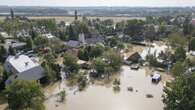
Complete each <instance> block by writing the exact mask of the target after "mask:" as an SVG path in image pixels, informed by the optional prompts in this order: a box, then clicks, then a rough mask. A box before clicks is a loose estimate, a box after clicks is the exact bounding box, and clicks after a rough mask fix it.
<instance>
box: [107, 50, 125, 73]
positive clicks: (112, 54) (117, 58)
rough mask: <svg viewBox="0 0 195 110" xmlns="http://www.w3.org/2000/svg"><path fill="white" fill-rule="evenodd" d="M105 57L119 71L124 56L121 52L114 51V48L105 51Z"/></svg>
mask: <svg viewBox="0 0 195 110" xmlns="http://www.w3.org/2000/svg"><path fill="white" fill-rule="evenodd" d="M104 58H105V59H106V61H107V62H108V64H109V66H110V67H111V68H112V69H113V70H115V71H117V70H119V69H120V67H121V65H122V57H121V55H120V53H119V52H117V51H114V50H109V51H107V52H105V53H104Z"/></svg>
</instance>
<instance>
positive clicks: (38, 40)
mask: <svg viewBox="0 0 195 110" xmlns="http://www.w3.org/2000/svg"><path fill="white" fill-rule="evenodd" d="M48 42H49V41H48V39H47V38H45V37H42V36H38V37H36V38H35V39H34V44H35V45H37V46H43V45H47V44H48Z"/></svg>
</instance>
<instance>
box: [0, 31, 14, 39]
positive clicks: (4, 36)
mask: <svg viewBox="0 0 195 110" xmlns="http://www.w3.org/2000/svg"><path fill="white" fill-rule="evenodd" d="M0 35H1V36H2V37H3V38H5V39H8V38H13V36H9V35H8V34H7V33H6V32H3V31H2V32H0Z"/></svg>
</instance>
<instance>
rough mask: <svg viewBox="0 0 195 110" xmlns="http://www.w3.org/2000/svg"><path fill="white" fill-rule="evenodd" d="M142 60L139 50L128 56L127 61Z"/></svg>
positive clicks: (136, 61) (135, 61)
mask: <svg viewBox="0 0 195 110" xmlns="http://www.w3.org/2000/svg"><path fill="white" fill-rule="evenodd" d="M140 60H141V56H140V54H139V53H138V52H135V53H134V54H132V55H131V56H129V57H128V58H127V61H132V62H133V63H138V62H139V61H140Z"/></svg>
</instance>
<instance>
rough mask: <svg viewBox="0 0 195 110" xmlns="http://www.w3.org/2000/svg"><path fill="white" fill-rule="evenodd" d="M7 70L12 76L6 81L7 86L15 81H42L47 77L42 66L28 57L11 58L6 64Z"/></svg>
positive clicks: (17, 56)
mask: <svg viewBox="0 0 195 110" xmlns="http://www.w3.org/2000/svg"><path fill="white" fill-rule="evenodd" d="M4 67H5V70H6V71H7V72H8V73H10V74H11V75H10V76H9V78H8V79H7V80H6V85H8V84H10V83H12V82H13V81H14V80H17V79H19V80H36V81H38V80H40V79H41V78H43V77H44V76H45V72H44V69H43V68H42V67H41V66H40V64H39V63H38V62H37V61H35V60H32V59H30V58H29V57H28V56H26V55H16V56H9V57H8V58H7V59H6V61H5V63H4Z"/></svg>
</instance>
